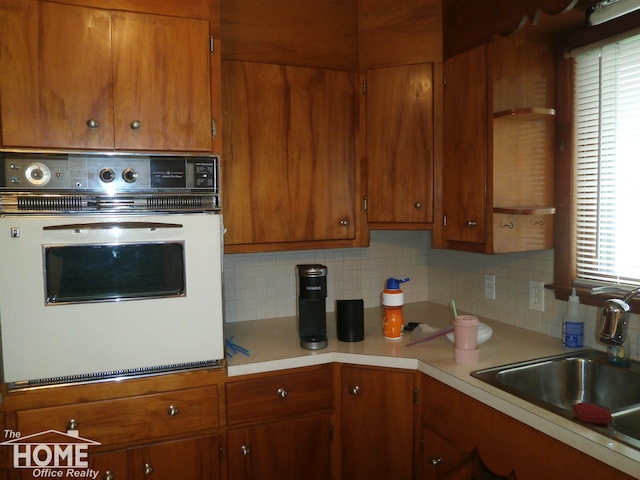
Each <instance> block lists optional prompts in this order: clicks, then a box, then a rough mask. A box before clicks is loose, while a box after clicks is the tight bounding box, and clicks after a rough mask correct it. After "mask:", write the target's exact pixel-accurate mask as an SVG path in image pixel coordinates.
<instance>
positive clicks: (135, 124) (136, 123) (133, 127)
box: [130, 120, 142, 130]
mask: <svg viewBox="0 0 640 480" xmlns="http://www.w3.org/2000/svg"><path fill="white" fill-rule="evenodd" d="M130 126H131V130H138V129H139V128H140V127H141V126H142V122H141V121H140V120H134V121H133V122H131V125H130Z"/></svg>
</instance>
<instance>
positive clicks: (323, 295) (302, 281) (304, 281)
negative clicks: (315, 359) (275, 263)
mask: <svg viewBox="0 0 640 480" xmlns="http://www.w3.org/2000/svg"><path fill="white" fill-rule="evenodd" d="M296 275H297V277H298V281H297V294H298V312H297V313H298V331H299V334H300V346H301V347H302V348H306V349H307V350H318V349H321V348H326V347H327V345H328V343H329V342H328V340H327V307H326V299H327V267H326V266H324V265H296Z"/></svg>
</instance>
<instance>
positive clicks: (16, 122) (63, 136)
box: [0, 0, 113, 149]
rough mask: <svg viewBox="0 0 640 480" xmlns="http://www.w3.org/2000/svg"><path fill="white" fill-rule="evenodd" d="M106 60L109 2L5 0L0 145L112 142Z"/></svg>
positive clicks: (0, 16)
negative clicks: (103, 5) (78, 3)
mask: <svg viewBox="0 0 640 480" xmlns="http://www.w3.org/2000/svg"><path fill="white" fill-rule="evenodd" d="M111 63H112V62H111V18H110V13H109V11H108V10H100V9H95V8H86V7H76V6H71V5H64V4H60V3H48V2H34V1H25V0H3V1H2V3H1V4H0V111H1V120H0V121H1V126H2V145H4V146H9V147H27V148H28V147H36V148H56V147H69V148H91V149H112V148H113V100H112V98H113V96H112V67H111ZM91 122H94V123H92V124H93V126H94V128H91V127H90V126H89V123H91Z"/></svg>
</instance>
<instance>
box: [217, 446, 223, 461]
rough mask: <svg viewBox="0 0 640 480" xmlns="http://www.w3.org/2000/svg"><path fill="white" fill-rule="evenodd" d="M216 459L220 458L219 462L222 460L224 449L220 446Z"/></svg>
mask: <svg viewBox="0 0 640 480" xmlns="http://www.w3.org/2000/svg"><path fill="white" fill-rule="evenodd" d="M218 460H220V463H222V462H223V461H224V449H223V448H222V447H220V448H218Z"/></svg>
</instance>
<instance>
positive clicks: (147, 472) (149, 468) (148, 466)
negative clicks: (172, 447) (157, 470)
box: [142, 463, 153, 475]
mask: <svg viewBox="0 0 640 480" xmlns="http://www.w3.org/2000/svg"><path fill="white" fill-rule="evenodd" d="M142 473H143V474H144V475H151V474H152V473H153V467H152V466H151V464H150V463H145V464H144V467H143V468H142Z"/></svg>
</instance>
